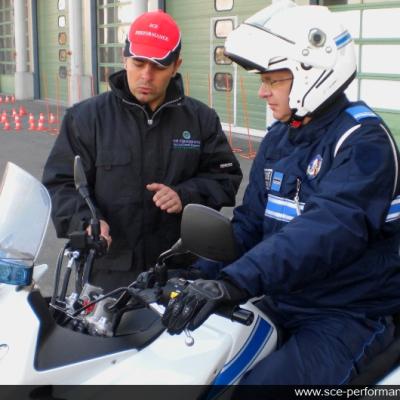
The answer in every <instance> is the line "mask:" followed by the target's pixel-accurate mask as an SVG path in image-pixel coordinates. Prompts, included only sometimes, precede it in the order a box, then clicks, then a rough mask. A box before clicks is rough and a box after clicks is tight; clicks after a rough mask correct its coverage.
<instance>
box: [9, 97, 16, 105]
mask: <svg viewBox="0 0 400 400" xmlns="http://www.w3.org/2000/svg"><path fill="white" fill-rule="evenodd" d="M10 103H12V104H14V103H15V96H11V97H10Z"/></svg>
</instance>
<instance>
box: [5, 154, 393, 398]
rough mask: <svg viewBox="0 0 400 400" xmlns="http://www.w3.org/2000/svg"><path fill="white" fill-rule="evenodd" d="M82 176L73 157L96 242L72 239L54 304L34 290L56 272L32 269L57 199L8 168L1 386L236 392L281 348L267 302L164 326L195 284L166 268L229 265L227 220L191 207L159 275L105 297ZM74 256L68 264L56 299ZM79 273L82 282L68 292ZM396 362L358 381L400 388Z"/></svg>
mask: <svg viewBox="0 0 400 400" xmlns="http://www.w3.org/2000/svg"><path fill="white" fill-rule="evenodd" d="M82 171H83V170H82V168H81V167H80V164H79V160H76V168H75V184H76V187H77V190H79V192H80V193H81V194H82V196H83V197H84V198H85V199H86V201H87V202H88V205H89V207H90V208H91V210H92V211H93V219H92V222H91V224H92V233H93V235H92V236H91V237H88V236H87V235H86V234H85V233H82V232H78V233H76V234H73V235H72V237H71V240H70V241H69V243H68V245H67V246H66V248H65V249H63V251H62V252H61V253H60V257H59V260H58V262H57V270H56V279H55V285H54V293H53V296H52V297H51V298H50V299H48V298H44V297H43V296H42V295H41V293H40V289H39V287H38V285H37V283H36V282H37V281H38V279H39V278H40V277H41V276H42V274H44V273H45V271H46V269H47V266H45V265H38V266H34V261H35V259H36V257H37V254H38V252H39V250H40V246H41V244H42V241H43V237H44V234H45V232H46V228H47V224H48V221H49V215H50V208H51V202H50V198H49V195H48V193H47V191H46V189H45V188H44V187H43V185H42V184H41V183H40V182H38V181H37V180H36V179H35V178H33V177H32V176H30V175H29V174H28V173H27V172H25V171H24V170H22V169H20V168H19V167H17V166H16V165H14V164H12V163H8V164H7V167H6V171H5V174H4V177H3V181H2V184H1V187H0V316H1V327H0V384H7V385H21V384H22V385H53V384H58V385H60V384H65V385H70V384H78V385H81V384H90V385H108V384H109V385H136V384H138V385H155V384H156V385H199V386H198V389H199V390H204V388H207V390H208V391H209V392H208V395H212V396H211V398H212V397H214V396H216V395H218V393H219V391H223V390H224V389H225V388H226V387H227V385H235V384H237V383H238V382H239V380H240V378H241V377H242V376H243V374H244V373H245V372H246V371H248V370H249V369H251V368H252V367H253V366H254V365H255V364H256V363H257V362H258V361H259V360H261V359H262V358H264V357H266V356H267V355H268V354H269V353H271V352H272V351H274V349H275V348H276V346H277V341H278V335H277V329H276V327H275V326H274V324H273V323H272V322H271V321H270V319H269V318H268V317H267V316H266V315H265V314H264V313H263V312H261V311H260V310H259V309H258V308H257V307H256V305H255V303H257V301H258V299H252V300H250V301H248V302H247V303H246V304H244V305H242V306H241V307H240V308H239V307H235V308H233V309H228V310H226V309H225V310H224V309H221V310H219V311H218V313H216V314H213V315H211V316H210V317H209V318H208V319H207V320H206V322H205V323H204V324H203V325H202V326H201V327H199V328H198V329H196V330H195V331H193V332H189V331H185V332H184V333H182V334H181V335H174V336H171V335H170V334H168V333H167V332H166V330H165V327H164V326H163V325H162V323H161V317H160V316H161V315H162V313H163V311H164V306H165V304H166V303H167V302H168V299H169V298H170V296H171V293H174V292H179V291H181V290H182V289H183V288H184V287H185V286H186V285H187V284H188V282H187V281H186V280H184V279H180V278H171V279H168V270H167V267H166V261H167V260H168V259H169V258H170V257H172V256H174V255H175V254H182V253H188V252H191V253H194V254H196V255H199V256H202V257H204V258H208V259H211V260H217V261H225V262H229V261H232V259H234V258H235V247H234V241H233V233H232V228H231V224H230V221H229V220H228V219H227V218H226V217H224V216H223V215H222V214H220V213H218V212H216V211H215V210H212V209H209V208H207V207H204V206H199V205H189V206H187V207H186V208H185V210H184V213H183V217H182V226H181V239H180V240H179V241H178V242H177V243H176V244H175V245H174V246H173V247H172V248H171V249H170V250H168V251H167V252H165V253H163V254H162V255H161V256H160V257H159V260H158V262H157V264H156V266H155V267H154V268H152V269H151V270H150V271H148V272H147V273H144V274H142V275H141V276H140V279H138V280H137V281H136V282H133V283H132V284H131V285H129V286H128V287H126V288H120V289H117V290H115V291H113V292H111V293H106V294H104V293H103V290H102V288H99V287H96V286H93V285H91V284H90V283H89V277H90V269H91V267H92V265H93V260H94V258H95V257H98V256H101V255H102V254H103V253H104V249H105V246H104V243H103V242H102V239H101V238H100V237H99V235H98V220H97V218H96V215H95V211H94V207H93V205H92V204H91V201H90V198H89V196H88V190H87V187H86V178H85V176H84V174H83V172H82ZM65 256H67V257H68V258H69V261H68V264H67V266H66V267H64V269H65V273H64V278H63V282H62V285H61V290H59V283H60V281H61V278H60V276H61V269H62V265H63V257H65ZM73 270H75V271H73ZM72 272H74V274H75V275H76V276H77V277H78V279H76V282H75V288H74V290H72V293H70V294H68V295H67V292H68V284H69V280H70V276H71V273H72ZM399 354H400V339H398V338H397V339H396V340H395V341H394V342H393V343H392V345H391V346H389V348H388V349H387V350H386V351H385V352H384V353H383V354H380V355H379V356H378V357H377V358H376V359H375V360H373V362H372V363H371V364H370V366H369V368H368V369H367V370H366V371H365V372H364V373H363V374H361V375H359V376H358V377H357V378H355V380H354V381H353V382H352V384H358V385H368V384H372V383H376V382H378V383H381V384H398V383H399V382H400V367H399ZM390 370H391V371H392V372H391V373H387V371H390ZM383 376H384V378H382V377H383ZM210 388H211V389H210ZM209 397H210V396H209Z"/></svg>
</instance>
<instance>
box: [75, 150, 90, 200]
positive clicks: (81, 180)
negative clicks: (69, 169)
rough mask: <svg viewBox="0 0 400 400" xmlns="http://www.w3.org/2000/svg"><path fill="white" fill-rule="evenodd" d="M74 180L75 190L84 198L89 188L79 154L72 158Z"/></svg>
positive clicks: (87, 194)
mask: <svg viewBox="0 0 400 400" xmlns="http://www.w3.org/2000/svg"><path fill="white" fill-rule="evenodd" d="M74 182H75V188H76V190H77V191H78V192H79V193H80V194H81V195H82V197H83V198H84V199H86V198H87V197H88V196H89V190H88V183H87V179H86V175H85V170H84V169H83V165H82V160H81V157H80V156H75V160H74Z"/></svg>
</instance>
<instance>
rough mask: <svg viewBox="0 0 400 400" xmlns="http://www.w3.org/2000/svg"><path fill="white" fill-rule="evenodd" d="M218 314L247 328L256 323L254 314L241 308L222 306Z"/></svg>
mask: <svg viewBox="0 0 400 400" xmlns="http://www.w3.org/2000/svg"><path fill="white" fill-rule="evenodd" d="M216 314H218V315H219V316H221V317H224V318H228V319H230V320H231V321H235V322H239V323H240V324H243V325H246V326H249V325H251V324H252V323H253V321H254V313H253V312H252V311H249V310H246V309H245V308H240V307H239V306H233V307H232V306H221V307H219V308H218V310H217V311H216Z"/></svg>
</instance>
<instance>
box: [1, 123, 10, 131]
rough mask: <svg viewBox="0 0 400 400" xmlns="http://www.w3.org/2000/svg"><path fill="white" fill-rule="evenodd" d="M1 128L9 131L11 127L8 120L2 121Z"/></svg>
mask: <svg viewBox="0 0 400 400" xmlns="http://www.w3.org/2000/svg"><path fill="white" fill-rule="evenodd" d="M3 129H4V130H5V131H9V130H10V129H11V127H10V123H9V122H8V121H5V122H4V126H3Z"/></svg>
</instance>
